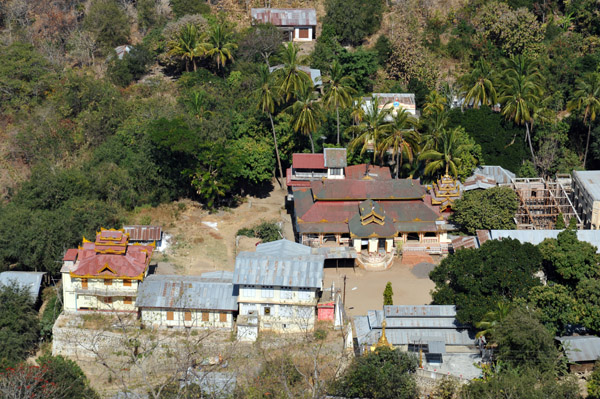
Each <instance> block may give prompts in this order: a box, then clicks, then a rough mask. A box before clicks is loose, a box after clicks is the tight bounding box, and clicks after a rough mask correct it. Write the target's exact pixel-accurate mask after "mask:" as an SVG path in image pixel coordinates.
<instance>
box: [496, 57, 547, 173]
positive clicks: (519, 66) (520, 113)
mask: <svg viewBox="0 0 600 399" xmlns="http://www.w3.org/2000/svg"><path fill="white" fill-rule="evenodd" d="M503 62H504V66H505V70H504V73H503V75H502V80H503V84H502V88H501V94H500V98H499V102H500V104H501V105H502V115H504V116H505V117H506V119H510V120H512V121H513V122H514V123H516V124H517V125H523V124H524V125H525V139H526V140H527V143H528V144H529V151H530V152H531V159H532V161H533V163H534V164H535V153H534V151H533V145H532V144H531V131H530V126H531V124H532V123H533V112H534V109H535V107H536V105H537V104H538V103H539V102H540V101H541V97H542V93H543V89H542V85H541V84H542V80H543V79H542V75H541V74H540V71H539V69H538V66H537V63H535V62H534V61H532V60H530V59H528V58H526V57H524V56H522V55H517V56H514V57H510V58H508V59H505V60H504V61H503Z"/></svg>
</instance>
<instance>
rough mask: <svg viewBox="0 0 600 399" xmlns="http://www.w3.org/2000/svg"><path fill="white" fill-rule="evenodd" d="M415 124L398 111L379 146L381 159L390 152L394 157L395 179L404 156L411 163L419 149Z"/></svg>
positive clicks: (406, 115)
mask: <svg viewBox="0 0 600 399" xmlns="http://www.w3.org/2000/svg"><path fill="white" fill-rule="evenodd" d="M416 123H417V121H416V120H415V119H414V118H413V117H412V116H411V115H410V114H409V113H408V112H407V111H406V110H405V109H401V110H399V111H398V113H397V114H396V116H395V117H394V120H393V122H392V124H391V125H390V129H389V131H387V132H386V133H385V135H386V136H385V138H384V139H383V140H382V141H381V145H380V146H379V152H380V153H381V157H383V156H384V155H385V153H386V152H388V151H390V150H391V151H392V156H395V157H396V179H397V178H398V177H399V175H400V168H401V167H402V165H403V162H402V161H403V159H404V154H406V156H407V158H408V160H409V162H412V160H413V156H414V154H415V152H416V151H417V150H418V148H419V141H420V137H419V133H417V131H416V130H415V125H416Z"/></svg>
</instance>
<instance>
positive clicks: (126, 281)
mask: <svg viewBox="0 0 600 399" xmlns="http://www.w3.org/2000/svg"><path fill="white" fill-rule="evenodd" d="M123 287H131V280H127V279H125V280H123Z"/></svg>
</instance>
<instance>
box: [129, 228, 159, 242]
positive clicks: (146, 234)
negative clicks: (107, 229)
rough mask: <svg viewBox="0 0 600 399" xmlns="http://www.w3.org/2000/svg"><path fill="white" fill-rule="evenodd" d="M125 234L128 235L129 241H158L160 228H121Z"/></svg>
mask: <svg viewBox="0 0 600 399" xmlns="http://www.w3.org/2000/svg"><path fill="white" fill-rule="evenodd" d="M123 230H125V234H129V240H130V241H160V240H161V238H162V228H161V227H160V226H143V225H131V226H123Z"/></svg>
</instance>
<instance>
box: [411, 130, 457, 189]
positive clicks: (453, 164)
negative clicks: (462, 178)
mask: <svg viewBox="0 0 600 399" xmlns="http://www.w3.org/2000/svg"><path fill="white" fill-rule="evenodd" d="M461 129H462V128H461V127H456V128H454V129H452V130H444V132H443V133H442V135H441V141H440V143H439V145H438V147H437V148H436V149H430V150H426V151H423V152H422V153H421V155H419V160H424V161H427V165H426V166H425V170H424V173H425V174H426V175H433V174H435V173H436V172H438V171H439V170H441V169H444V168H445V175H448V174H449V173H450V172H451V173H452V176H453V177H454V178H456V177H457V176H458V166H460V163H461V160H460V158H459V157H458V154H459V153H460V152H461V151H462V150H463V146H461V145H460V144H459V142H458V138H459V137H458V135H459V134H460V131H461Z"/></svg>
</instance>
